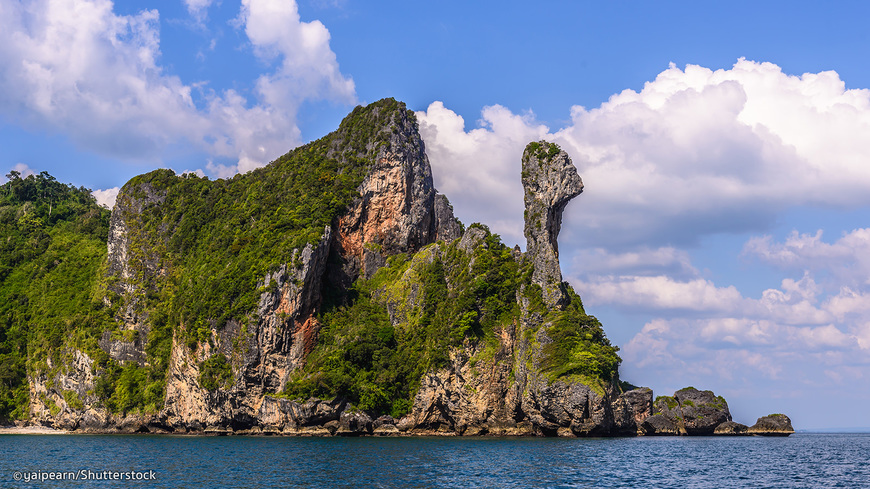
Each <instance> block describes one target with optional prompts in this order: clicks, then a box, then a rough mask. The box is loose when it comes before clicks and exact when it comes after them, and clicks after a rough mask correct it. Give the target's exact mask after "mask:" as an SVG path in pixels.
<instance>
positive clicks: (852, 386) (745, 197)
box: [0, 0, 870, 429]
mask: <svg viewBox="0 0 870 489" xmlns="http://www.w3.org/2000/svg"><path fill="white" fill-rule="evenodd" d="M868 14H870V4H868V3H866V2H848V1H841V2H827V3H822V2H800V1H789V2H776V1H769V2H741V1H732V2H718V3H714V2H696V1H685V2H669V1H662V2H642V1H636V2H631V1H612V2H583V1H564V2H563V1H542V2H535V3H534V4H532V3H528V2H514V1H501V2H456V1H443V2H407V1H401V2H399V1H380V2H361V1H358V0H298V2H294V1H293V0H242V1H241V2H239V1H234V0H220V1H215V0H177V1H172V0H170V1H162V2H156V1H153V0H152V1H147V0H135V1H120V0H119V1H116V2H114V3H113V2H112V1H109V0H78V1H73V0H22V1H15V0H0V169H2V170H4V171H3V172H0V173H2V174H6V173H7V172H8V171H10V170H16V171H19V172H22V173H23V174H27V173H29V172H40V171H48V172H49V173H51V174H52V175H53V176H55V177H56V178H57V179H58V180H60V181H63V182H69V183H72V184H74V185H76V186H79V185H83V186H85V187H87V188H91V189H93V190H94V195H95V196H96V197H97V199H98V201H100V202H102V203H104V204H106V205H109V206H110V205H111V204H112V202H113V199H114V196H115V195H116V194H117V191H118V188H119V187H121V186H123V185H124V183H125V182H126V181H127V180H128V179H130V178H131V177H133V176H135V175H137V174H140V173H144V172H147V171H150V170H153V169H155V168H161V167H165V168H172V169H173V170H175V171H176V172H179V173H180V172H184V171H193V172H197V173H199V174H201V175H208V176H209V177H212V178H222V177H227V176H231V175H233V174H235V173H237V172H245V171H250V170H251V169H253V168H256V167H259V166H262V165H264V164H266V163H268V162H269V161H271V160H272V159H274V158H275V157H277V156H279V155H281V154H283V153H285V152H287V151H288V150H290V149H292V148H294V147H296V146H298V145H300V144H304V143H306V142H308V141H311V140H314V139H317V138H319V137H321V136H323V135H325V134H327V133H328V132H330V131H331V130H334V129H335V128H336V127H337V126H338V123H339V122H340V120H341V118H342V117H343V116H344V115H346V114H347V113H348V112H349V111H350V110H351V109H352V108H353V107H354V106H355V105H357V104H366V103H370V102H374V101H376V100H379V99H381V98H383V97H395V98H396V99H398V100H402V101H404V102H405V103H406V104H407V105H408V107H409V108H410V109H412V110H414V111H416V112H417V117H418V120H419V122H420V131H421V133H422V135H423V138H424V141H425V144H426V150H427V154H428V156H429V159H430V162H431V164H432V168H433V176H434V179H435V185H436V187H437V188H438V189H439V191H441V192H442V193H444V194H446V195H447V196H448V198H449V199H450V201H451V202H452V204H453V206H454V209H455V212H456V214H457V215H458V217H459V218H460V219H461V220H462V221H463V222H465V223H466V224H470V223H472V222H478V221H479V222H483V223H486V224H488V225H489V226H490V228H491V229H492V230H493V231H494V232H497V233H499V234H500V235H501V236H502V238H503V240H504V241H505V242H506V244H508V245H511V246H512V245H513V244H520V245H521V246H524V245H525V240H524V239H523V236H522V210H523V205H522V187H521V184H520V178H519V173H520V158H521V155H522V150H523V148H524V147H525V145H526V144H527V143H528V142H531V141H535V140H540V139H545V140H549V141H554V142H556V143H558V144H559V145H560V146H561V147H562V148H563V149H564V150H566V151H567V152H568V154H569V155H570V156H571V158H572V160H573V162H574V163H575V165H576V166H577V168H578V170H579V173H580V175H581V177H582V178H583V181H584V184H585V190H584V192H583V194H582V195H580V196H579V197H578V198H577V199H576V200H575V201H573V202H572V203H571V204H569V206H568V207H567V209H566V211H565V215H564V222H563V227H562V234H561V236H560V240H559V242H560V246H559V248H560V252H561V257H560V259H561V264H562V271H563V275H564V277H565V279H566V280H568V281H569V282H570V283H571V284H572V285H573V287H574V288H575V289H576V290H577V291H578V292H579V293H580V295H581V296H582V298H583V301H584V305H585V307H586V310H587V312H588V313H590V314H593V315H595V316H596V317H598V318H599V319H600V320H601V321H602V323H603V324H604V327H605V331H606V332H607V334H608V336H609V338H610V339H611V340H612V341H613V342H614V343H615V344H617V345H619V346H620V348H621V351H620V354H621V356H622V358H623V364H622V367H621V376H622V378H623V380H627V381H629V382H632V383H634V384H637V385H645V386H649V387H652V388H653V390H654V391H655V393H656V395H670V394H672V393H673V392H674V391H675V390H677V389H679V388H682V387H685V386H689V385H691V386H695V387H697V388H699V389H709V390H713V391H714V392H715V393H716V394H717V395H723V396H724V397H725V398H726V399H727V400H728V401H729V406H730V408H731V412H732V415H733V416H734V419H735V420H736V421H739V422H743V423H745V424H750V425H751V424H753V423H754V422H755V419H756V418H757V417H760V416H763V415H766V414H769V413H774V412H783V413H786V414H788V415H789V416H790V417H791V418H792V421H793V424H794V426H795V428H796V429H837V428H848V427H862V426H865V427H866V425H867V422H866V418H865V416H866V413H865V409H864V408H863V406H866V405H867V402H868V401H870V219H868V217H870V137H868V135H870V90H868V89H870V65H868V64H867V63H866V53H867V52H868V51H870V49H868V48H870V30H868V29H866V25H865V23H866V21H865V19H867V18H868ZM0 180H3V178H2V177H0Z"/></svg>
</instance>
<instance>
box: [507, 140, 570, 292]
mask: <svg viewBox="0 0 870 489" xmlns="http://www.w3.org/2000/svg"><path fill="white" fill-rule="evenodd" d="M522 180H523V189H524V190H525V196H524V201H525V205H526V211H525V215H524V217H525V229H524V234H525V236H526V251H527V253H528V256H529V257H531V259H532V260H533V262H534V271H533V273H532V281H533V282H534V283H536V284H538V285H540V286H541V288H542V289H543V294H544V300H545V301H546V302H547V304H548V305H550V306H559V305H561V304H562V303H563V302H564V300H565V294H564V293H563V292H562V290H561V284H562V271H561V269H560V268H559V245H558V243H557V241H556V240H557V238H558V237H559V231H560V230H561V228H562V211H564V210H565V206H566V205H568V202H570V201H571V199H573V198H574V197H576V196H578V195H580V193H581V192H583V181H582V180H581V179H580V175H578V174H577V168H575V167H574V164H573V163H571V158H569V157H568V153H565V152H564V151H562V150H561V149H559V147H558V146H557V145H555V144H553V143H548V142H546V141H540V142H537V143H529V145H528V146H526V149H525V151H524V152H523V171H522Z"/></svg>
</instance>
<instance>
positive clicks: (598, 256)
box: [562, 246, 699, 279]
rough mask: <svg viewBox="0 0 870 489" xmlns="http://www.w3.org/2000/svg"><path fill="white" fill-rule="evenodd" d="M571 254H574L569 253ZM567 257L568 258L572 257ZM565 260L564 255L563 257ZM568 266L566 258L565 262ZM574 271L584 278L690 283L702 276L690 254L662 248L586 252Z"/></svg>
mask: <svg viewBox="0 0 870 489" xmlns="http://www.w3.org/2000/svg"><path fill="white" fill-rule="evenodd" d="M566 251H570V250H566ZM569 254H570V252H569V253H565V255H569ZM563 256H564V255H563ZM562 261H563V262H564V261H565V260H564V258H563V259H562ZM571 268H573V269H574V270H577V271H582V272H583V274H584V275H594V274H597V273H598V274H600V273H610V274H614V273H617V274H630V275H647V276H649V275H663V274H664V275H667V276H669V277H672V278H681V277H682V278H685V279H690V278H694V277H697V276H698V275H699V271H698V269H696V268H695V267H694V266H693V265H692V260H691V258H690V257H689V253H688V252H686V251H685V250H679V249H677V248H674V247H672V246H665V247H661V248H655V249H652V248H649V247H645V246H641V247H638V248H637V249H635V250H632V251H625V252H614V251H610V250H607V249H604V248H592V249H588V248H583V249H579V250H576V251H574V253H573V256H572V258H571Z"/></svg>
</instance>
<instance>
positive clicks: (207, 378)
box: [199, 353, 233, 391]
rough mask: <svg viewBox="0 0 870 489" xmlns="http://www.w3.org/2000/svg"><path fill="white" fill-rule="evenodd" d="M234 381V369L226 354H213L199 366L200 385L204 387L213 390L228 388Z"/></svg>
mask: <svg viewBox="0 0 870 489" xmlns="http://www.w3.org/2000/svg"><path fill="white" fill-rule="evenodd" d="M232 382H233V370H232V367H231V366H230V362H229V361H228V360H227V357H226V355H224V354H223V353H218V354H216V355H212V356H210V357H209V358H208V360H206V361H204V362H202V364H200V366H199V385H201V386H202V388H203V389H206V390H210V391H213V390H215V389H218V388H220V389H226V388H228V387H229V386H230V385H232Z"/></svg>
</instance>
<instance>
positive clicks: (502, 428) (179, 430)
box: [0, 387, 794, 438]
mask: <svg viewBox="0 0 870 489" xmlns="http://www.w3.org/2000/svg"><path fill="white" fill-rule="evenodd" d="M620 400H621V401H622V402H621V403H620V404H622V405H623V406H625V407H626V408H627V410H628V411H630V412H629V413H623V414H630V417H631V418H632V419H633V420H634V421H633V422H630V424H629V426H622V427H621V428H622V429H615V428H618V427H613V428H614V429H610V430H606V431H600V432H597V433H583V432H580V431H578V430H577V429H572V428H569V427H564V428H559V429H556V430H554V431H546V430H542V429H541V427H540V426H538V425H535V424H534V423H531V422H528V421H525V422H519V423H501V424H498V425H479V424H475V425H461V424H456V423H451V424H441V425H437V426H430V427H426V426H425V425H423V424H421V423H419V422H418V421H417V420H416V419H415V417H414V416H413V415H408V416H405V417H403V418H401V419H395V418H393V417H391V416H379V417H376V418H373V417H372V416H370V415H369V414H367V413H365V412H363V411H360V410H357V409H355V408H354V407H353V406H352V405H350V404H349V403H347V402H346V401H345V400H342V399H335V400H333V401H322V400H320V399H309V400H308V401H306V402H303V403H300V402H296V401H291V400H287V399H282V398H272V397H269V398H267V401H266V402H264V404H266V406H262V407H263V408H265V410H266V411H267V412H272V413H279V412H280V413H284V414H285V416H274V415H273V416H271V417H269V416H264V417H262V421H266V422H267V423H268V421H270V420H271V423H268V424H261V423H262V421H260V422H257V424H252V425H249V426H244V425H240V424H235V425H234V424H233V423H222V422H219V421H218V422H216V423H215V424H211V425H198V424H186V423H185V424H176V423H173V422H172V420H170V419H168V418H167V417H166V416H165V415H163V414H155V415H150V416H148V415H144V416H143V415H128V416H123V417H122V416H117V415H115V416H112V417H110V418H104V417H102V416H101V414H100V413H99V412H97V411H93V412H92V413H86V415H85V416H83V417H81V418H80V420H79V421H76V422H71V423H67V422H65V420H64V419H63V418H62V419H60V420H58V421H57V422H55V423H54V424H53V426H45V425H41V424H37V423H32V422H19V423H17V424H16V426H10V427H5V428H0V434H62V433H82V434H174V435H192V436H228V435H235V436H302V437H324V436H351V437H355V436H403V437H407V436H492V437H499V436H504V437H522V436H555V437H563V438H564V437H571V438H573V437H584V436H597V437H617V436H618V437H628V436H789V435H791V434H793V433H794V428H792V425H791V419H789V417H788V416H786V415H784V414H770V415H767V416H763V417H761V418H758V420H757V422H756V423H755V424H754V425H752V426H747V425H744V424H741V423H737V422H735V421H733V420H732V419H731V414H730V412H729V410H728V403H727V402H726V401H725V399H724V398H722V397H721V396H715V395H714V394H713V392H712V391H699V390H697V389H695V388H693V387H687V388H685V389H681V390H679V391H677V392H676V393H675V394H674V395H673V396H659V397H658V398H656V399H655V401H653V398H652V390H651V389H649V388H638V389H633V390H630V391H627V392H625V393H623V394H622V395H621V396H620ZM66 421H69V420H68V419H67V420H66ZM626 428H630V429H626Z"/></svg>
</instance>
